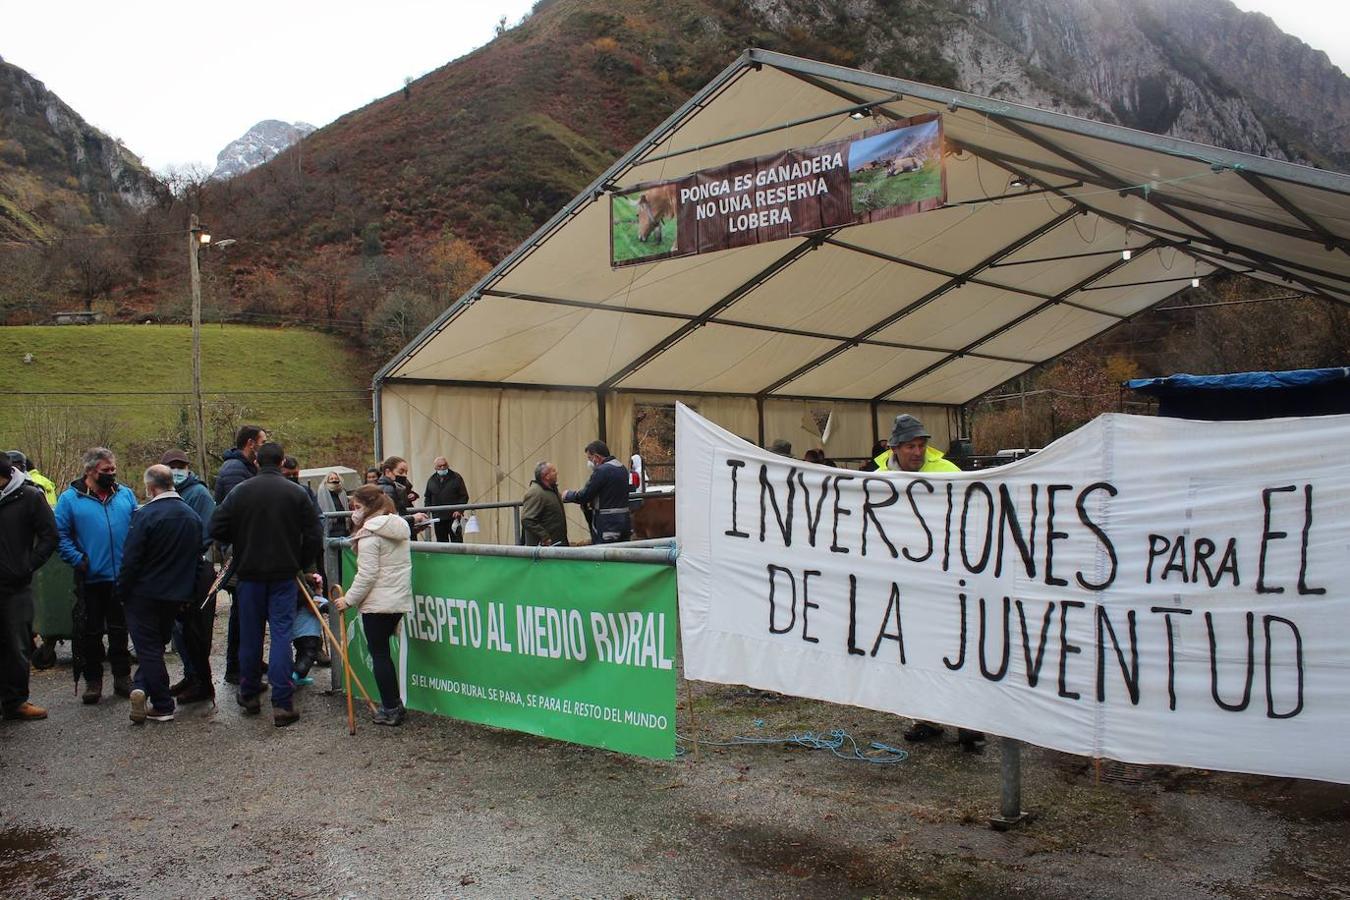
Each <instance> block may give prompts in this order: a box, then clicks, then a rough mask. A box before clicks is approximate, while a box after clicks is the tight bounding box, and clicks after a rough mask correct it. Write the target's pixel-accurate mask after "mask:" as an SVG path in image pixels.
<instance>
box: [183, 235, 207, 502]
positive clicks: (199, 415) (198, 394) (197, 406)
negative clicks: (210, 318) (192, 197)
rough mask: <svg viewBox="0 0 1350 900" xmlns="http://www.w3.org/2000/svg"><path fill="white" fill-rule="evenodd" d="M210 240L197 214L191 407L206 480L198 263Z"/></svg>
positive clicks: (191, 247)
mask: <svg viewBox="0 0 1350 900" xmlns="http://www.w3.org/2000/svg"><path fill="white" fill-rule="evenodd" d="M210 243H211V234H210V232H208V231H207V230H206V229H204V228H202V225H201V223H200V222H198V221H197V215H196V213H193V215H192V219H191V221H190V222H189V224H188V272H189V273H190V275H191V277H192V407H193V423H192V424H193V431H195V432H196V435H195V441H194V442H195V443H196V445H197V475H198V477H200V478H201V479H202V481H206V478H207V471H206V415H205V412H204V410H203V409H202V275H201V269H200V268H198V266H197V253H198V251H199V250H200V249H201V248H202V247H205V246H207V245H209V244H210Z"/></svg>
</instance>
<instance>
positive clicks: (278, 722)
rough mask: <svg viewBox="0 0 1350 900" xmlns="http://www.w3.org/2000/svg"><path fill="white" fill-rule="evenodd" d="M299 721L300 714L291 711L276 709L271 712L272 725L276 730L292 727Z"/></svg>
mask: <svg viewBox="0 0 1350 900" xmlns="http://www.w3.org/2000/svg"><path fill="white" fill-rule="evenodd" d="M299 721H300V714H299V713H298V712H296V711H295V710H293V709H282V708H281V707H279V706H278V707H277V708H276V709H274V710H272V724H273V725H275V726H276V727H278V728H285V727H286V726H287V725H294V724H295V723H296V722H299Z"/></svg>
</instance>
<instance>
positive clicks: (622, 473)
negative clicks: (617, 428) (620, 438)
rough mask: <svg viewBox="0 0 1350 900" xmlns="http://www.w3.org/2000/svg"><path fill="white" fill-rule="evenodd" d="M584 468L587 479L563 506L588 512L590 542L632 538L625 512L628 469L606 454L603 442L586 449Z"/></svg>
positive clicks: (629, 515) (629, 517) (628, 515)
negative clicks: (575, 506)
mask: <svg viewBox="0 0 1350 900" xmlns="http://www.w3.org/2000/svg"><path fill="white" fill-rule="evenodd" d="M586 465H587V467H588V468H590V470H591V477H590V479H589V480H588V481H587V482H586V486H585V487H584V488H582V489H581V490H579V491H568V492H567V493H566V494H564V495H563V502H564V503H584V504H586V505H588V506H589V507H590V508H591V541H592V542H593V543H596V544H613V543H618V542H621V541H626V540H628V539H629V538H630V537H632V535H633V516H632V513H631V512H629V509H628V469H627V467H625V466H624V464H623V463H621V462H619V461H618V460H617V459H615V458H614V456H613V454H611V453H610V452H609V445H607V444H606V443H605V442H604V441H591V442H590V443H589V444H587V445H586Z"/></svg>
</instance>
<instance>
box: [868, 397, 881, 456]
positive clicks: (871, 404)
mask: <svg viewBox="0 0 1350 900" xmlns="http://www.w3.org/2000/svg"><path fill="white" fill-rule="evenodd" d="M867 408H868V409H870V410H871V411H872V446H873V447H875V446H876V445H877V441H879V440H881V423H880V422H878V421H877V416H879V415H881V404H880V403H878V402H877V401H875V400H868V401H867Z"/></svg>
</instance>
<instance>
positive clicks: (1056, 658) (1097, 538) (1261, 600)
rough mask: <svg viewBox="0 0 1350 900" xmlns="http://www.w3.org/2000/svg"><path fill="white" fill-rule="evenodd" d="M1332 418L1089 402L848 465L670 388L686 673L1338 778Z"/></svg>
mask: <svg viewBox="0 0 1350 900" xmlns="http://www.w3.org/2000/svg"><path fill="white" fill-rule="evenodd" d="M1347 446H1350V416H1326V417H1319V418H1307V419H1283V420H1266V421H1255V422H1204V423H1196V422H1188V421H1182V420H1176V419H1162V418H1146V417H1137V416H1123V415H1106V416H1102V417H1101V418H1099V419H1097V420H1095V421H1093V422H1092V423H1090V424H1088V425H1087V426H1085V427H1083V428H1081V429H1079V430H1078V431H1076V432H1074V433H1073V434H1071V435H1068V436H1067V437H1065V438H1063V439H1061V440H1059V441H1056V442H1055V443H1054V444H1053V445H1051V446H1050V447H1048V448H1046V449H1045V450H1044V451H1042V452H1041V453H1038V454H1036V455H1035V456H1033V457H1030V458H1028V459H1026V460H1023V461H1021V462H1018V463H1014V464H1012V465H1010V466H1006V467H1004V468H1001V469H994V470H985V471H982V472H959V473H950V474H948V473H932V474H925V473H914V474H909V473H903V472H889V473H887V472H853V471H846V470H841V469H831V468H826V467H822V466H815V465H811V464H808V463H802V462H796V461H794V460H790V459H784V458H783V457H779V456H775V455H772V454H769V453H766V452H765V451H763V450H760V449H758V448H756V447H753V446H751V445H749V444H747V443H745V442H743V441H741V440H740V439H738V438H737V437H735V436H734V435H732V434H730V433H728V432H726V431H723V430H722V429H720V428H718V427H717V426H715V425H713V424H712V423H710V422H708V421H706V420H704V419H702V418H700V417H699V416H698V415H697V414H695V413H693V412H692V411H690V410H689V409H688V408H686V407H683V406H681V407H680V408H679V411H678V417H677V431H676V465H677V476H676V477H677V483H678V484H679V493H678V494H677V501H676V502H677V522H678V531H679V535H680V547H681V549H680V558H679V563H678V568H679V602H680V619H681V623H682V628H683V639H684V654H685V666H686V668H685V672H686V675H687V676H688V677H690V678H695V679H702V680H707V681H718V682H727V683H741V684H748V685H752V686H754V687H758V688H763V689H768V690H774V691H781V692H783V693H788V694H795V695H798V696H803V697H813V698H817V699H821V700H829V701H833V702H837V703H851V704H855V705H858V706H863V707H867V708H869V709H876V710H883V711H888V712H893V713H897V714H900V715H906V716H913V717H915V718H920V719H930V720H934V721H938V722H944V723H948V724H950V725H958V726H962V727H966V728H973V729H978V730H983V731H989V732H993V733H995V734H1000V735H1006V736H1010V737H1014V738H1018V739H1021V740H1025V741H1028V742H1030V743H1034V744H1039V745H1042V746H1045V747H1052V748H1055V749H1058V750H1063V751H1067V752H1070V753H1077V754H1083V755H1089V756H1096V757H1108V758H1112V759H1119V760H1125V761H1130V762H1137V763H1162V764H1173V765H1185V766H1197V767H1203V768H1214V769H1227V770H1233V771H1243V772H1257V773H1265V774H1270V775H1285V776H1295V777H1307V778H1319V779H1323V780H1327V781H1338V782H1347V783H1350V754H1347V753H1346V752H1345V747H1346V745H1347V743H1348V742H1350V649H1347V648H1348V647H1350V462H1347V458H1346V455H1345V448H1346V447H1347Z"/></svg>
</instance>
